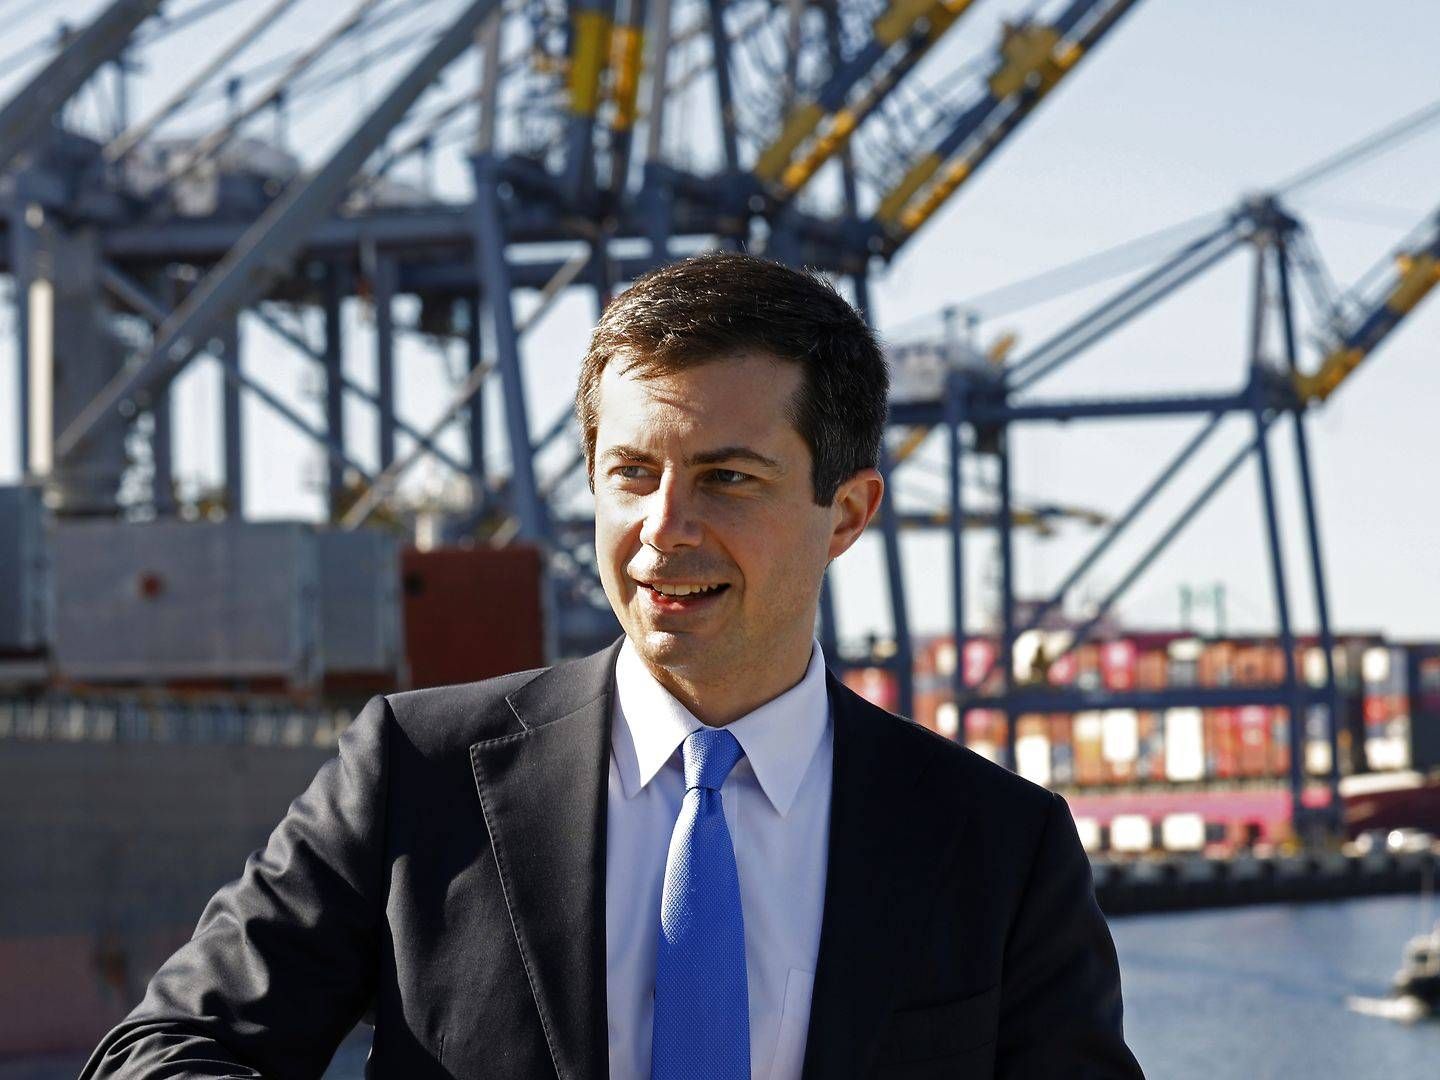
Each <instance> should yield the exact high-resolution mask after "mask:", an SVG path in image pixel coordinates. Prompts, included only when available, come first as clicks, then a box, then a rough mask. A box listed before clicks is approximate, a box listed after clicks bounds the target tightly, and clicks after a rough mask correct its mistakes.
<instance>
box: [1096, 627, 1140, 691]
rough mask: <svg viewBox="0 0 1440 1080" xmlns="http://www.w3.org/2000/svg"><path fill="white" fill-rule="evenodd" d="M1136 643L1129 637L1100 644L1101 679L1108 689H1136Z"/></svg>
mask: <svg viewBox="0 0 1440 1080" xmlns="http://www.w3.org/2000/svg"><path fill="white" fill-rule="evenodd" d="M1135 663H1136V651H1135V643H1134V642H1133V641H1131V640H1129V639H1128V638H1119V639H1117V640H1115V641H1106V642H1103V643H1102V644H1101V646H1100V681H1101V684H1102V685H1103V686H1104V687H1105V689H1107V690H1117V691H1125V690H1133V689H1135Z"/></svg>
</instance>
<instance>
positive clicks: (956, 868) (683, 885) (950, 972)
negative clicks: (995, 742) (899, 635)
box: [84, 253, 1140, 1080]
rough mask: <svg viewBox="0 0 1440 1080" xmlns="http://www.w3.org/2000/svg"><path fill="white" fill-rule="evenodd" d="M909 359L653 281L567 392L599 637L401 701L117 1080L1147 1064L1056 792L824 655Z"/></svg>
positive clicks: (636, 291)
mask: <svg viewBox="0 0 1440 1080" xmlns="http://www.w3.org/2000/svg"><path fill="white" fill-rule="evenodd" d="M887 387H888V381H887V376H886V370H885V366H884V362H883V358H882V356H881V353H880V351H879V348H878V346H877V344H876V342H875V339H874V337H873V335H872V334H871V332H870V331H869V329H868V328H867V327H866V326H865V324H864V323H863V321H861V320H860V318H859V317H858V316H857V315H856V314H855V312H854V311H853V310H852V309H851V308H850V307H849V305H848V304H846V303H845V301H844V300H843V299H842V298H841V297H840V296H839V295H838V294H837V293H836V292H835V291H834V290H833V289H832V288H830V287H829V286H828V285H827V284H825V283H824V282H823V281H821V280H820V279H818V278H815V277H813V276H811V275H809V274H805V273H802V272H798V271H794V270H790V269H786V268H784V267H782V266H779V265H777V264H774V263H770V262H766V261H764V260H761V259H757V258H753V257H750V256H746V255H736V254H724V253H721V254H711V255H705V256H699V257H696V258H693V259H690V260H686V261H684V262H681V263H678V264H676V265H674V266H671V267H668V268H665V269H662V270H659V271H656V272H654V273H652V274H649V275H646V276H645V277H643V278H641V279H640V280H638V281H637V282H636V283H635V284H634V286H633V287H632V288H631V289H630V290H629V291H628V292H626V293H625V294H624V295H622V296H621V297H619V298H618V299H617V300H616V301H615V302H614V303H612V304H611V305H610V307H609V308H608V309H607V311H606V312H605V315H604V317H603V318H602V319H601V321H600V323H599V325H598V326H597V327H596V329H595V332H594V334H593V336H592V339H591V344H590V348H589V351H588V353H587V356H586V358H585V361H584V365H583V368H582V372H581V377H580V385H579V391H578V393H577V397H576V407H577V413H578V416H579V420H580V425H581V428H582V431H583V433H584V439H585V448H586V458H587V464H588V466H589V470H590V477H591V487H592V489H593V491H594V493H595V519H596V554H597V556H598V566H599V571H600V576H601V578H602V580H603V582H604V586H605V591H606V594H607V596H608V597H609V600H610V603H611V605H612V606H613V608H614V610H615V613H616V615H617V616H618V618H619V620H620V623H621V625H622V626H623V628H624V631H625V634H624V636H623V637H622V638H621V639H620V641H618V642H616V644H615V645H613V646H611V647H610V648H608V649H606V650H605V651H604V652H602V653H599V654H597V655H595V656H591V657H587V658H585V659H582V660H577V661H572V662H568V663H562V664H558V665H556V666H554V667H552V668H548V669H544V670H540V671H529V672H522V673H519V674H516V675H509V676H505V677H502V678H499V679H491V680H487V681H484V682H478V683H470V684H466V685H460V686H447V687H440V688H435V689H429V690H420V691H412V692H409V693H400V694H389V695H384V696H377V697H376V698H374V699H372V700H371V701H370V702H369V703H368V704H367V705H366V706H365V708H364V710H363V711H362V712H361V713H360V714H359V716H358V717H357V718H356V720H355V722H354V723H353V724H352V725H351V726H350V727H349V728H348V729H347V730H346V732H345V734H344V735H343V736H342V738H341V740H340V747H339V754H338V756H337V758H336V759H335V760H332V761H331V762H329V763H328V764H327V765H326V766H325V767H324V768H322V769H321V771H320V772H319V774H318V775H317V776H316V778H315V780H314V781H313V783H312V784H311V786H310V788H309V789H308V790H307V791H306V792H305V793H304V794H303V795H301V796H300V797H299V798H298V799H297V800H296V801H295V802H294V803H293V804H292V805H291V807H290V810H289V812H288V814H287V815H286V817H285V818H284V820H283V821H281V823H280V824H279V826H278V827H277V828H276V830H275V832H274V833H273V835H272V836H271V837H270V840H269V843H268V845H267V846H266V847H265V848H264V849H263V850H262V851H259V852H257V853H255V854H253V855H252V856H251V857H250V859H249V860H248V861H247V863H246V865H245V870H244V874H243V876H242V877H241V878H240V879H239V880H238V881H236V882H233V883H231V884H230V885H227V886H225V887H224V888H223V889H221V890H220V891H219V892H218V893H217V894H216V895H215V897H214V898H213V899H212V900H211V901H210V903H209V905H208V906H207V907H206V909H205V911H204V913H203V914H202V916H201V919H200V924H199V926H198V927H197V929H196V932H195V935H194V937H193V938H192V940H191V941H190V942H189V943H188V944H186V945H185V946H184V947H182V948H181V949H180V950H179V951H178V952H177V953H176V954H175V955H174V956H173V957H172V958H171V959H170V960H169V961H168V962H167V963H166V964H165V965H164V966H163V967H162V968H161V970H160V971H159V972H158V973H157V974H156V976H155V978H154V980H153V981H152V982H151V984H150V987H149V989H148V992H147V994H146V996H145V999H144V1000H143V1001H142V1002H141V1004H140V1005H139V1006H138V1007H137V1008H136V1009H135V1011H134V1012H133V1013H132V1014H131V1015H130V1016H129V1017H128V1018H126V1020H125V1021H124V1022H122V1023H121V1024H120V1025H119V1026H118V1027H117V1028H116V1029H115V1030H114V1031H112V1032H111V1033H110V1034H109V1035H108V1036H107V1037H106V1038H105V1040H104V1041H103V1042H102V1043H101V1045H100V1046H99V1048H98V1049H97V1050H96V1052H95V1054H94V1056H93V1057H92V1059H91V1061H90V1063H89V1065H88V1066H87V1068H86V1071H85V1073H84V1075H85V1076H86V1077H122V1076H123V1077H139V1076H147V1075H157V1076H159V1075H163V1076H167V1077H172V1076H220V1075H225V1076H284V1077H308V1076H318V1075H319V1074H320V1073H321V1072H322V1071H323V1070H324V1068H325V1066H326V1064H327V1063H328V1062H329V1060H330V1057H331V1055H332V1053H333V1051H334V1049H335V1047H336V1044H337V1043H338V1042H339V1041H340V1040H341V1039H342V1038H343V1037H344V1035H345V1034H346V1033H347V1032H348V1031H349V1030H350V1029H351V1027H352V1026H353V1025H354V1024H355V1023H356V1021H357V1020H358V1019H360V1018H361V1017H362V1016H363V1015H368V1016H369V1017H370V1018H371V1019H372V1020H373V1022H374V1024H375V1033H374V1042H373V1048H372V1050H371V1055H370V1062H369V1071H370V1075H374V1076H395V1077H405V1078H409V1077H423V1076H456V1077H507V1078H509V1077H515V1078H519V1077H526V1078H532V1077H545V1076H557V1075H558V1076H560V1077H566V1078H570V1077H577V1078H580V1077H584V1078H601V1077H605V1076H606V1075H609V1076H610V1077H612V1078H614V1080H630V1078H638V1077H645V1076H653V1077H656V1078H662V1077H663V1078H670V1077H681V1076H686V1077H724V1078H726V1080H735V1078H741V1077H751V1076H754V1077H770V1078H775V1080H794V1078H796V1077H802V1076H803V1077H804V1078H806V1080H830V1078H838V1077H860V1076H866V1077H869V1076H876V1077H902V1076H903V1077H974V1078H979V1077H992V1076H999V1077H1014V1078H1019V1077H1025V1078H1033V1077H1066V1078H1073V1077H1138V1076H1139V1075H1140V1070H1139V1067H1138V1066H1137V1065H1136V1063H1135V1060H1134V1058H1133V1057H1132V1056H1131V1054H1130V1052H1129V1051H1128V1050H1127V1049H1126V1046H1125V1043H1124V1040H1123V1037H1122V1032H1121V1000H1120V983H1119V974H1118V969H1117V964H1116V958H1115V951H1114V947H1113V945H1112V942H1111V938H1110V935H1109V931H1108V929H1107V927H1106V925H1105V921H1104V919H1103V918H1102V916H1101V914H1100V911H1099V909H1098V908H1097V907H1096V905H1095V901H1094V897H1093V893H1092V890H1091V882H1090V871H1089V863H1088V862H1087V860H1086V856H1085V854H1084V852H1083V850H1082V849H1081V846H1080V843H1079V841H1078V839H1077V837H1076V833H1075V828H1074V825H1073V823H1072V821H1071V818H1070V815H1069V812H1068V810H1067V808H1066V806H1065V804H1064V802H1063V801H1062V800H1061V799H1060V798H1059V797H1058V796H1055V795H1053V794H1051V793H1049V792H1047V791H1045V790H1044V789H1042V788H1039V787H1037V786H1035V785H1033V784H1030V783H1028V782H1026V781H1024V780H1022V779H1020V778H1018V777H1016V776H1014V775H1012V774H1011V773H1009V772H1007V771H1006V770H1004V769H1001V768H998V767H996V766H994V765H991V764H990V763H988V762H986V761H985V760H983V759H982V758H980V757H979V756H977V755H975V754H973V753H971V752H970V751H968V750H966V749H964V748H962V747H960V746H957V745H955V744H953V743H951V742H949V741H948V740H945V739H942V738H940V737H938V736H936V735H934V734H932V733H930V732H928V731H926V730H924V729H923V728H921V727H919V726H918V725H915V724H913V723H910V722H908V721H906V720H903V719H901V718H898V717H895V716H892V715H890V714H888V713H886V712H884V711H883V710H881V709H878V708H876V707H874V706H872V705H870V704H869V703H867V702H865V701H864V700H863V699H861V698H859V697H858V696H857V695H855V694H853V693H852V692H851V691H849V690H847V689H846V688H845V687H844V686H843V685H842V684H840V683H839V682H838V681H836V680H835V679H834V678H833V677H831V676H830V675H829V674H828V673H827V672H826V670H825V666H824V658H823V657H822V655H821V653H820V649H819V645H818V644H817V643H816V642H815V640H814V636H813V631H814V625H815V614H816V607H817V603H818V597H819V591H820V584H821V577H822V574H823V573H824V570H825V567H826V566H827V565H828V564H829V563H830V562H831V561H832V560H833V559H835V558H836V557H838V556H839V555H840V554H842V553H843V552H844V551H845V550H846V549H847V548H849V547H850V546H851V545H852V544H853V543H854V542H855V540H856V539H857V538H858V537H859V535H860V533H861V532H862V531H863V530H864V528H865V526H866V524H867V523H868V522H869V521H870V519H871V517H872V516H873V515H874V514H875V512H876V509H877V508H878V506H879V504H880V499H881V494H882V490H883V482H882V480H881V477H880V474H879V473H878V472H877V471H876V468H875V466H876V464H877V460H878V456H879V451H880V441H881V436H882V430H883V424H884V417H885V409H886V394H887Z"/></svg>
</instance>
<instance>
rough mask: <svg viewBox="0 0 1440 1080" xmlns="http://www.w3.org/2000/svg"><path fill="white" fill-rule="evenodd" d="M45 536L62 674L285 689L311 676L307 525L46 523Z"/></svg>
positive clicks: (311, 572) (311, 551)
mask: <svg viewBox="0 0 1440 1080" xmlns="http://www.w3.org/2000/svg"><path fill="white" fill-rule="evenodd" d="M52 541H53V543H52V550H53V553H54V573H55V596H56V626H55V631H56V632H55V653H54V655H55V662H56V668H57V670H58V671H59V672H60V673H61V674H62V675H64V676H67V677H70V678H74V679H81V680H96V681H109V680H155V679H244V678H261V677H267V676H274V677H280V678H284V679H287V680H289V681H290V682H291V683H292V684H294V685H307V684H310V683H313V682H314V681H315V679H316V678H317V677H318V675H319V661H320V654H319V644H320V585H319V560H318V554H317V542H316V538H315V533H314V530H313V529H312V528H311V527H310V526H308V525H306V524H304V523H300V522H258V523H257V522H220V523H210V522H206V523H189V522H178V521H162V522H150V523H144V524H132V523H127V522H122V521H66V520H63V519H57V521H56V523H55V524H54V526H53V532H52ZM147 582H149V583H150V585H151V586H152V588H151V589H150V591H149V594H148V595H147V590H146V583H147Z"/></svg>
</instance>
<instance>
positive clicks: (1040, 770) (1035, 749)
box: [1015, 735, 1050, 787]
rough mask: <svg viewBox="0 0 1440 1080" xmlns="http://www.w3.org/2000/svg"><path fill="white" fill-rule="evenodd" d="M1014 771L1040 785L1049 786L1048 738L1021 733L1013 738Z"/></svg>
mask: <svg viewBox="0 0 1440 1080" xmlns="http://www.w3.org/2000/svg"><path fill="white" fill-rule="evenodd" d="M1015 771H1016V772H1018V773H1019V774H1020V775H1021V776H1023V777H1024V778H1025V779H1026V780H1029V781H1031V782H1032V783H1036V784H1039V785H1040V786H1041V787H1049V786H1050V739H1049V738H1048V737H1047V736H1044V735H1022V736H1021V737H1020V738H1018V739H1016V740H1015Z"/></svg>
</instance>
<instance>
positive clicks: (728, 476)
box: [710, 469, 750, 487]
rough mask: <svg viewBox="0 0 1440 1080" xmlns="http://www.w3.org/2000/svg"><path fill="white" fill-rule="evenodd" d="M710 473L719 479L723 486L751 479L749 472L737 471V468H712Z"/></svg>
mask: <svg viewBox="0 0 1440 1080" xmlns="http://www.w3.org/2000/svg"><path fill="white" fill-rule="evenodd" d="M710 475H711V476H712V477H713V478H714V479H715V480H717V481H719V483H720V486H721V487H731V486H733V485H735V484H739V483H742V482H743V481H746V480H749V479H750V475H749V474H748V473H743V472H737V471H736V470H735V469H711V470H710Z"/></svg>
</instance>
